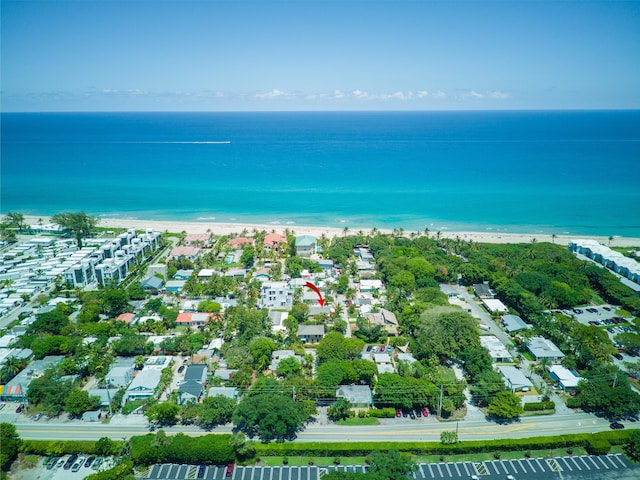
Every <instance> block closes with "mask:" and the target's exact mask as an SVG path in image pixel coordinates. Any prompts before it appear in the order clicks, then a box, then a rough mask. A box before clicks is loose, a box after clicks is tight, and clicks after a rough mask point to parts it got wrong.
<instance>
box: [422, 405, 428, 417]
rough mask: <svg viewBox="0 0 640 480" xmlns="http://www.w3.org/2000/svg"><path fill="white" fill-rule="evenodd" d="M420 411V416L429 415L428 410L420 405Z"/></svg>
mask: <svg viewBox="0 0 640 480" xmlns="http://www.w3.org/2000/svg"><path fill="white" fill-rule="evenodd" d="M420 411H421V412H422V416H424V417H428V416H429V410H427V409H426V408H424V407H422V408H421V409H420Z"/></svg>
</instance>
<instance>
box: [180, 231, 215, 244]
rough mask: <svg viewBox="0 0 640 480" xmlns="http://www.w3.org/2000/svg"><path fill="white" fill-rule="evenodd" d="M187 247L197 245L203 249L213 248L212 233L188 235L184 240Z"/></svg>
mask: <svg viewBox="0 0 640 480" xmlns="http://www.w3.org/2000/svg"><path fill="white" fill-rule="evenodd" d="M183 243H184V244H185V245H195V246H202V247H210V246H211V234H210V233H188V234H187V235H186V236H185V237H184V240H183Z"/></svg>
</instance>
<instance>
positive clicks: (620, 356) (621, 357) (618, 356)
mask: <svg viewBox="0 0 640 480" xmlns="http://www.w3.org/2000/svg"><path fill="white" fill-rule="evenodd" d="M613 356H614V357H616V358H617V359H618V360H624V357H623V356H622V355H621V354H619V353H614V354H613Z"/></svg>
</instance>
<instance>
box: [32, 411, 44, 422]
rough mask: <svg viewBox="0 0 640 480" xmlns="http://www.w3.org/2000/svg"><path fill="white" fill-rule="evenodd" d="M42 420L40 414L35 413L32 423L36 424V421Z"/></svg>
mask: <svg viewBox="0 0 640 480" xmlns="http://www.w3.org/2000/svg"><path fill="white" fill-rule="evenodd" d="M41 418H42V412H40V413H36V416H35V417H33V421H34V422H37V421H38V420H40V419H41Z"/></svg>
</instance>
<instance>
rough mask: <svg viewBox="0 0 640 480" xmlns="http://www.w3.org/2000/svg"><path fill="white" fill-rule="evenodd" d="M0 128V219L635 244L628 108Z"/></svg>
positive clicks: (233, 116) (192, 118) (636, 131)
mask: <svg viewBox="0 0 640 480" xmlns="http://www.w3.org/2000/svg"><path fill="white" fill-rule="evenodd" d="M1 121H2V123H1V143H2V146H1V162H2V163H1V173H2V177H1V189H2V191H1V204H0V211H1V212H2V213H6V212H9V211H18V212H22V213H24V214H28V215H50V214H54V213H59V212H64V211H80V210H83V211H85V212H87V213H89V214H91V215H95V216H98V217H109V218H140V219H163V220H184V221H202V222H207V221H209V222H238V223H265V224H273V225H288V226H291V227H295V225H310V226H327V227H340V228H343V227H348V228H350V229H352V230H356V229H369V228H372V227H377V228H403V229H404V230H405V231H423V230H424V229H425V228H428V229H429V230H430V231H432V232H435V231H438V230H439V231H447V230H448V231H499V232H513V233H547V234H552V233H555V234H558V235H560V234H572V235H580V234H582V235H603V236H626V237H640V111H517V112H513V111H498V112H496V111H484V112H277V113H276V112H271V113H240V112H238V113H229V112H225V113H39V114H38V113H2V117H1Z"/></svg>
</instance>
